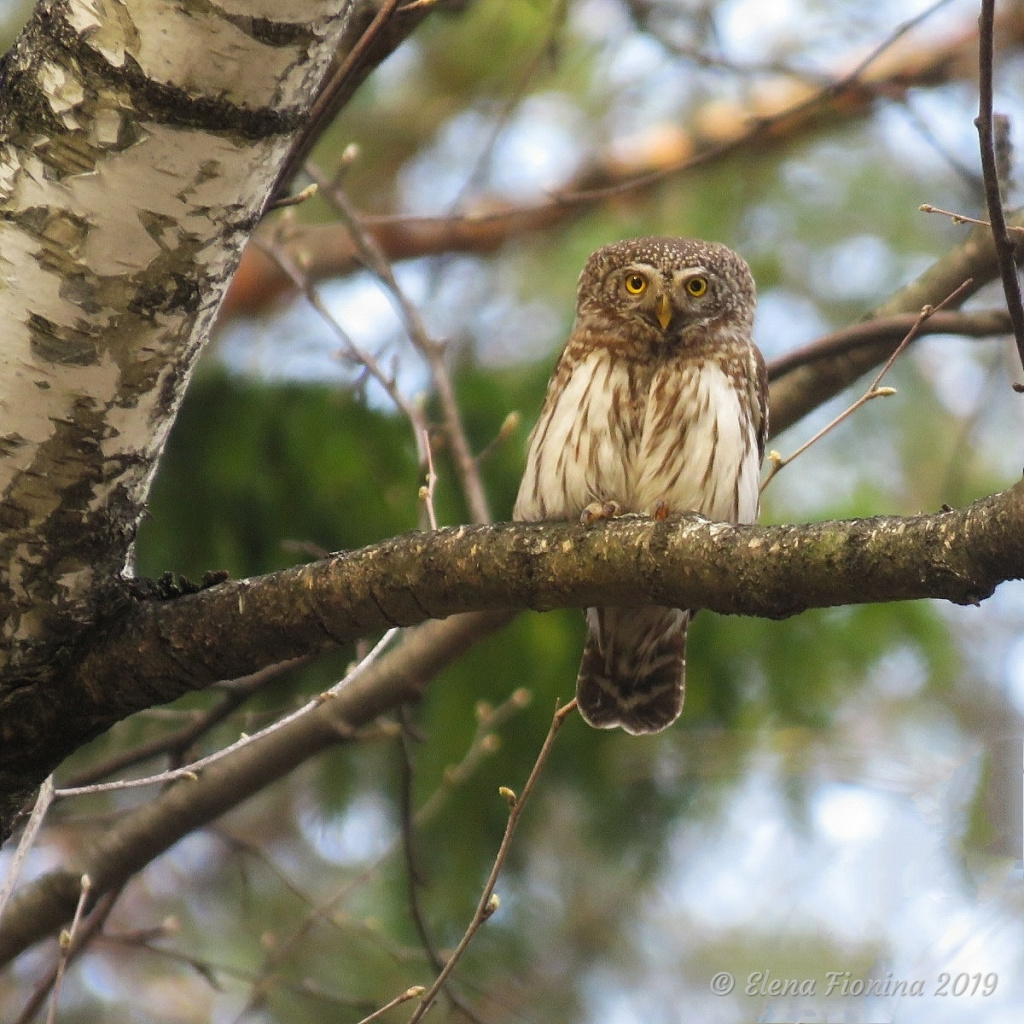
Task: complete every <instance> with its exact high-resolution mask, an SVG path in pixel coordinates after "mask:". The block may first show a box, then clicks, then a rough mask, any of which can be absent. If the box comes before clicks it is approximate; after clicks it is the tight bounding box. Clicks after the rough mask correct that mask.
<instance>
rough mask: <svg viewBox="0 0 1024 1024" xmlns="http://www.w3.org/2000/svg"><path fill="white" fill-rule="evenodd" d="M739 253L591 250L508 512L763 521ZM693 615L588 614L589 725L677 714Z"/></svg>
mask: <svg viewBox="0 0 1024 1024" xmlns="http://www.w3.org/2000/svg"><path fill="white" fill-rule="evenodd" d="M755 302H756V293H755V288H754V280H753V278H752V277H751V274H750V270H749V268H748V267H747V265H746V263H745V262H744V261H743V260H742V259H741V258H740V257H739V256H737V255H736V254H735V253H734V252H732V251H731V250H730V249H727V248H726V247H725V246H724V245H719V244H718V243H715V242H702V241H697V240H694V239H686V238H636V239H630V240H627V241H623V242H616V243H615V244H613V245H607V246H605V247H604V248H602V249H598V250H597V252H595V253H594V254H593V255H592V256H591V257H590V259H589V260H588V261H587V264H586V266H585V267H584V268H583V273H582V274H581V275H580V280H579V290H578V293H577V303H576V321H575V324H574V325H573V329H572V333H571V334H570V335H569V340H568V342H567V343H566V346H565V349H564V350H563V351H562V354H561V357H560V358H559V360H558V364H557V366H556V367H555V371H554V373H553V375H552V377H551V381H550V383H549V384H548V389H547V394H546V396H545V399H544V406H543V408H542V409H541V413H540V418H539V419H538V421H537V425H536V426H535V427H534V429H533V432H532V434H531V435H530V441H529V451H528V455H527V460H526V471H525V473H524V475H523V480H522V484H521V485H520V488H519V495H518V498H517V499H516V504H515V510H514V512H513V518H514V519H517V520H524V521H535V520H544V519H556V520H580V521H581V522H583V523H584V524H587V523H591V522H593V521H595V520H596V519H599V518H607V517H609V516H613V515H619V514H622V513H639V514H642V515H653V516H656V517H658V518H663V517H664V516H665V515H667V514H669V513H673V512H699V513H700V514H701V515H703V516H706V517H707V518H708V519H712V520H716V521H728V522H733V523H751V522H753V521H754V520H755V519H756V518H757V513H758V495H759V478H760V469H761V460H762V458H763V456H764V444H765V437H766V434H767V430H768V406H767V392H768V388H767V375H766V373H765V366H764V360H763V359H762V357H761V353H760V352H759V351H758V350H757V348H756V347H755V345H754V343H753V341H752V338H751V333H752V328H753V322H754V306H755ZM692 614H693V613H692V612H691V611H688V610H684V609H679V608H667V607H664V606H661V605H654V604H651V605H621V606H616V607H607V608H588V609H587V625H588V635H587V641H586V646H585V647H584V651H583V661H582V664H581V666H580V672H579V677H578V679H577V681H576V697H577V701H578V704H579V709H580V713H581V714H582V715H583V717H584V719H585V720H586V721H587V722H589V723H590V724H591V725H592V726H595V727H597V728H600V729H611V728H614V727H616V726H621V727H622V728H623V729H625V730H626V732H629V733H633V734H641V733H652V732H659V731H660V730H661V729H664V728H666V726H669V725H671V724H672V723H673V722H674V721H675V720H676V718H678V717H679V713H680V712H681V711H682V708H683V697H684V693H685V669H686V629H687V625H688V624H689V621H690V618H691V616H692Z"/></svg>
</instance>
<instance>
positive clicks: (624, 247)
mask: <svg viewBox="0 0 1024 1024" xmlns="http://www.w3.org/2000/svg"><path fill="white" fill-rule="evenodd" d="M755 303H756V290H755V287H754V279H753V277H752V276H751V274H750V268H749V267H748V266H747V264H746V263H745V262H744V261H743V260H742V259H741V258H740V257H739V256H737V255H736V253H734V252H733V251H732V250H731V249H727V248H726V247H725V246H724V245H720V244H718V243H717V242H703V241H700V240H699V239H690V238H631V239H627V240H625V241H623V242H615V243H614V244H612V245H606V246H604V248H602V249H598V250H597V252H595V253H594V254H593V255H592V256H591V257H590V259H589V260H588V261H587V265H586V266H585V267H584V268H583V273H582V274H581V275H580V283H579V292H578V299H577V315H578V317H579V321H580V322H581V323H588V322H593V323H594V325H595V326H597V325H598V324H601V323H604V324H607V325H608V326H611V325H613V324H614V325H616V326H628V328H629V329H630V331H631V332H632V333H633V337H634V338H636V340H638V341H641V340H643V341H649V342H651V343H656V342H658V341H663V340H677V339H678V340H680V341H682V342H683V343H686V341H687V340H688V337H691V336H692V337H696V336H697V333H698V332H699V333H701V334H703V332H702V331H699V329H700V328H704V327H706V326H708V325H711V324H716V325H717V324H728V325H730V326H732V327H734V328H736V329H737V330H738V331H740V332H741V333H743V334H749V331H750V329H751V327H752V325H753V320H754V306H755ZM635 332H639V336H637V334H636V333H635Z"/></svg>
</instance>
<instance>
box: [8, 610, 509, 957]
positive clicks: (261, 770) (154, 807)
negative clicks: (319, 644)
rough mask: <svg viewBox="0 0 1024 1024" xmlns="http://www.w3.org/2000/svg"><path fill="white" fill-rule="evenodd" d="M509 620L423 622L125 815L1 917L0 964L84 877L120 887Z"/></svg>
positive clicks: (37, 933)
mask: <svg viewBox="0 0 1024 1024" xmlns="http://www.w3.org/2000/svg"><path fill="white" fill-rule="evenodd" d="M510 617H511V616H510V615H509V614H507V613H491V614H479V615H459V616H456V617H454V618H451V619H448V620H447V621H446V622H428V623H426V624H425V625H423V626H421V627H419V628H418V629H415V630H411V631H409V633H407V634H406V636H405V639H404V641H403V642H402V644H401V646H400V647H398V648H397V649H396V650H394V651H392V652H390V653H389V654H387V655H385V657H383V658H381V660H380V661H378V662H376V663H375V664H374V665H372V666H371V667H370V668H369V669H367V671H366V672H364V673H362V674H361V675H360V676H359V677H358V678H357V679H356V680H355V681H354V682H353V683H352V685H351V686H350V687H348V688H346V689H344V690H343V691H342V692H341V693H339V694H338V695H337V696H336V697H334V698H333V699H331V700H329V701H325V702H324V703H323V704H322V705H321V707H320V708H318V709H317V710H316V711H313V712H312V713H310V714H308V715H306V716H304V717H302V718H299V719H296V720H295V721H293V722H291V723H290V724H289V725H287V726H285V727H283V728H281V729H278V730H277V731H275V732H272V733H269V734H267V735H266V736H264V737H263V738H262V739H261V740H258V741H256V742H253V743H251V744H249V745H248V746H245V747H242V748H241V749H240V750H238V751H236V752H235V753H234V754H232V755H230V756H229V757H225V758H224V759H223V760H221V761H218V762H217V763H215V764H213V765H211V766H210V767H209V768H206V769H204V770H203V771H202V773H201V774H200V776H199V778H198V779H197V780H196V781H194V782H192V781H185V782H180V783H178V784H177V785H174V786H171V787H170V788H169V789H166V790H164V791H163V792H162V793H161V794H160V795H159V796H158V797H157V798H156V799H154V800H152V801H151V802H149V803H147V804H145V805H143V806H142V807H140V808H138V809H137V810H135V811H132V812H131V813H129V814H127V815H126V816H125V817H124V818H122V819H121V820H120V821H118V822H116V823H115V824H114V825H113V826H111V827H110V828H108V829H106V830H105V831H104V832H103V833H102V834H101V835H100V836H99V837H98V838H97V839H96V840H95V841H94V842H93V843H91V844H83V845H82V846H80V847H79V848H78V849H76V850H75V851H74V853H73V854H72V855H71V856H70V857H69V858H68V861H67V863H65V865H64V866H63V867H62V868H60V869H59V870H57V871H54V872H50V873H49V874H47V875H44V876H43V877H42V878H40V879H37V880H36V881H35V882H33V883H32V884H31V885H29V886H26V887H25V888H24V889H22V890H21V891H20V892H19V893H17V894H16V895H15V896H14V897H13V898H12V899H11V901H10V903H9V904H8V906H7V911H6V913H5V915H4V918H3V920H0V964H3V963H6V962H8V961H9V960H10V959H11V958H13V957H14V956H17V955H18V953H19V952H21V951H22V950H23V949H26V948H27V947H28V946H30V945H32V944H33V943H34V942H38V941H39V940H40V939H43V938H45V937H46V936H48V935H51V934H53V933H54V932H55V931H56V929H58V928H59V927H60V926H61V925H62V924H64V923H65V922H66V921H69V920H70V919H71V915H72V914H73V913H74V910H75V905H76V903H77V901H78V895H79V892H80V881H81V876H82V875H83V874H88V875H89V877H90V879H91V880H92V885H93V888H92V892H93V896H94V897H95V898H99V897H100V896H101V895H102V894H103V893H104V892H108V891H110V890H112V889H116V888H118V887H120V886H121V885H123V884H124V883H125V882H126V881H127V880H128V879H129V878H131V876H132V875H134V874H135V873H136V872H137V871H140V870H141V869H142V868H144V867H145V866H146V865H147V864H148V863H149V862H150V861H151V860H153V859H154V858H155V857H157V856H159V855H160V854H161V853H163V852H164V851H166V850H168V849H169V848H170V847H171V846H173V845H174V844H175V843H176V842H177V841H178V840H179V839H182V838H183V837H184V836H186V835H188V834H189V833H190V832H192V831H193V830H194V829H197V828H201V827H203V826H204V825H206V824H208V823H209V822H211V821H213V820H214V819H215V818H218V817H220V815H222V814H224V813H225V812H226V811H228V810H230V809H231V808H233V807H235V806H237V805H238V804H240V803H241V802H242V801H243V800H247V799H248V798H249V797H251V796H254V795H255V794H256V793H259V792H260V791H261V790H262V789H263V788H264V787H266V786H268V785H270V784H271V783H272V782H274V781H276V780H277V779H280V778H283V777H284V776H285V775H287V774H288V773H289V772H291V771H293V770H294V769H295V768H297V767H298V766H299V765H300V764H303V763H305V762H306V761H307V760H309V759H310V758H312V757H314V756H316V755H317V754H319V753H321V752H322V751H324V750H325V749H327V748H328V747H331V746H335V745H337V744H339V743H342V742H345V741H346V739H347V738H349V737H350V736H351V735H352V733H353V731H354V730H356V729H358V728H359V727H360V726H363V725H367V724H369V723H370V722H372V721H373V720H374V719H375V718H377V717H378V716H379V715H381V714H383V713H384V712H385V711H388V710H390V709H391V708H394V707H397V706H398V705H400V704H403V703H405V702H406V701H408V700H413V699H415V698H416V697H418V696H419V695H420V693H421V692H422V690H423V688H424V687H425V686H426V684H427V682H428V681H429V680H430V679H432V678H433V677H434V676H435V675H436V674H437V673H438V672H440V671H441V670H442V669H443V668H445V667H446V666H448V665H450V664H452V663H453V662H455V661H457V660H458V659H459V658H460V657H462V655H463V654H464V653H465V652H466V651H467V650H468V649H469V648H470V647H472V646H473V645H474V644H476V643H477V642H479V641H480V640H481V639H483V638H484V637H485V636H487V635H488V634H489V633H492V632H494V631H495V630H497V629H500V628H501V627H502V626H504V625H505V624H506V623H507V622H508V621H509V619H510Z"/></svg>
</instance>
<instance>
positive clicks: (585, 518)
mask: <svg viewBox="0 0 1024 1024" xmlns="http://www.w3.org/2000/svg"><path fill="white" fill-rule="evenodd" d="M620 515H622V506H621V505H620V504H619V503H618V502H617V501H592V502H591V503H590V504H589V505H588V506H587V507H586V508H585V509H584V510H583V511H582V512H581V513H580V526H590V525H591V523H596V522H597V521H598V520H600V519H614V518H615V517H616V516H620Z"/></svg>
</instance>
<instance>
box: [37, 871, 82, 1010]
mask: <svg viewBox="0 0 1024 1024" xmlns="http://www.w3.org/2000/svg"><path fill="white" fill-rule="evenodd" d="M91 890H92V879H91V878H90V877H89V876H88V875H82V891H81V892H80V893H79V895H78V905H77V906H76V907H75V916H74V917H73V918H71V926H70V927H69V928H68V929H67V930H66V931H62V932H61V933H60V942H59V952H58V953H57V976H56V977H55V978H54V979H53V993H52V994H51V996H50V1009H49V1012H48V1013H47V1014H46V1024H53V1022H54V1020H55V1019H56V1017H57V1002H58V1000H59V999H60V990H61V987H62V986H63V984H64V972H65V970H67V966H68V957H69V956H70V955H71V949H72V947H73V945H74V942H75V935H76V933H77V932H78V926H79V924H81V922H82V912H83V911H84V910H85V902H86V900H88V898H89V893H90V891H91Z"/></svg>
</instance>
